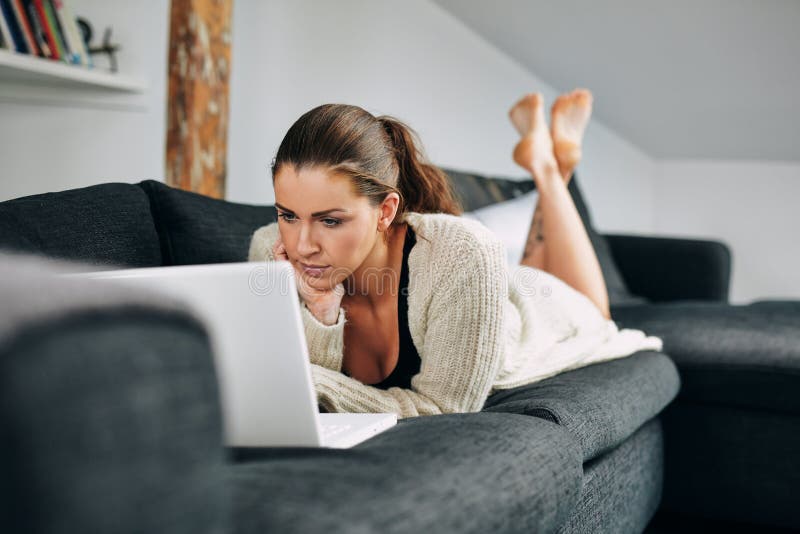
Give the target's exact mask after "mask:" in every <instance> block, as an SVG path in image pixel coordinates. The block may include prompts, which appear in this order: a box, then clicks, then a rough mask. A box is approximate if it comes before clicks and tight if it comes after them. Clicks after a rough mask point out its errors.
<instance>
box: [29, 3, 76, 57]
mask: <svg viewBox="0 0 800 534" xmlns="http://www.w3.org/2000/svg"><path fill="white" fill-rule="evenodd" d="M37 1H38V0H37ZM41 2H42V7H43V8H44V16H45V17H46V18H47V25H48V26H50V32H51V33H52V34H53V40H54V41H55V42H56V46H57V47H58V55H59V57H60V58H61V60H62V61H65V62H67V63H71V62H72V58H71V57H70V51H69V49H68V48H67V43H66V41H65V40H64V36H63V35H62V34H61V29H60V28H59V27H58V20H56V14H55V12H54V11H53V6H52V4H51V3H50V0H41Z"/></svg>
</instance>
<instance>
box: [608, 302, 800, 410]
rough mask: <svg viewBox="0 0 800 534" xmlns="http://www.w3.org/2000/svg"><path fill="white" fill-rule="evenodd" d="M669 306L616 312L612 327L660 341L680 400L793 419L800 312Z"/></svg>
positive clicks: (798, 399)
mask: <svg viewBox="0 0 800 534" xmlns="http://www.w3.org/2000/svg"><path fill="white" fill-rule="evenodd" d="M792 308H793V307H792V306H791V305H789V304H786V305H778V304H772V305H766V304H762V305H760V306H747V305H739V306H731V305H727V304H722V303H703V302H675V303H664V304H660V305H658V306H653V305H649V306H648V305H645V306H640V307H637V308H636V309H630V310H623V309H619V310H617V309H615V310H613V311H612V313H613V316H614V317H615V320H616V321H617V323H618V324H621V325H624V326H626V327H631V328H641V329H643V330H644V331H645V332H647V333H649V334H652V335H655V336H659V337H661V338H662V339H663V340H664V352H665V353H667V354H669V355H670V357H672V359H673V360H674V361H675V363H676V365H677V366H678V368H679V369H680V372H681V377H682V380H683V388H682V390H681V398H682V399H685V400H691V401H694V402H713V403H723V404H726V405H730V406H744V407H751V408H763V409H768V410H778V411H783V412H787V413H791V414H794V415H798V414H800V311H798V310H796V309H792Z"/></svg>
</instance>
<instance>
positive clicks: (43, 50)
mask: <svg viewBox="0 0 800 534" xmlns="http://www.w3.org/2000/svg"><path fill="white" fill-rule="evenodd" d="M72 13H73V12H72V10H71V9H70V5H69V0H0V48H4V49H7V50H10V51H12V52H17V53H20V54H27V55H31V56H38V57H42V58H47V59H52V60H58V61H63V62H65V63H69V64H72V65H80V66H83V67H86V68H92V67H93V64H92V59H91V55H90V54H89V47H88V45H87V43H86V42H85V41H84V40H83V33H82V32H81V31H80V28H79V27H78V23H77V19H76V18H75V16H74V15H73V14H72Z"/></svg>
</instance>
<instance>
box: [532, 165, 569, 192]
mask: <svg viewBox="0 0 800 534" xmlns="http://www.w3.org/2000/svg"><path fill="white" fill-rule="evenodd" d="M531 174H532V175H533V181H534V182H535V183H536V189H537V191H539V193H540V194H542V193H543V194H547V193H549V192H550V191H551V190H552V188H553V187H557V184H558V183H561V184H563V183H564V179H563V178H562V176H561V173H560V172H559V170H558V165H557V164H556V163H555V162H553V161H548V160H545V161H536V162H534V163H533V166H532V168H531Z"/></svg>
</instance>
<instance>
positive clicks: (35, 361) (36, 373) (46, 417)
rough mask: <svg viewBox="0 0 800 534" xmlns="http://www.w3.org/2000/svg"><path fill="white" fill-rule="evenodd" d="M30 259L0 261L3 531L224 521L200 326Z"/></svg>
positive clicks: (184, 527)
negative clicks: (59, 273) (58, 274)
mask: <svg viewBox="0 0 800 534" xmlns="http://www.w3.org/2000/svg"><path fill="white" fill-rule="evenodd" d="M31 261H32V260H31V258H28V257H22V258H20V257H16V256H4V257H2V258H1V259H0V302H2V303H3V306H2V307H0V325H3V330H2V332H0V429H2V432H1V433H0V473H2V476H0V532H25V533H72V532H115V533H126V532H130V533H138V532H178V533H180V532H186V533H198V532H207V533H211V532H223V531H224V529H225V528H226V525H227V524H228V517H227V510H228V499H229V496H228V492H227V485H226V479H225V476H224V469H225V463H224V461H225V457H224V452H223V448H222V443H221V436H222V434H221V432H222V425H221V415H220V410H219V396H218V391H217V384H216V378H215V374H214V367H213V362H212V357H211V350H210V345H209V341H208V338H207V336H206V333H205V330H204V328H203V326H202V325H201V324H199V323H198V322H197V321H196V320H195V319H194V318H193V317H192V316H190V315H188V314H186V313H184V312H181V311H180V310H179V309H178V308H177V307H175V308H171V307H170V306H169V305H155V304H153V305H147V304H146V303H145V302H144V301H145V297H144V295H143V294H142V293H141V292H136V293H135V294H134V293H132V292H127V295H126V294H125V293H126V292H123V291H115V292H114V294H113V295H112V294H98V292H99V291H102V290H101V289H100V288H94V289H93V288H91V287H89V286H87V285H86V283H85V282H84V283H78V282H77V281H74V280H72V281H70V280H64V279H53V278H47V277H46V273H52V271H50V270H49V269H50V268H52V267H53V266H52V264H48V265H47V266H42V265H39V266H38V267H37V268H36V269H34V268H33V264H32V263H31ZM23 269H24V270H23ZM14 275H16V276H14ZM9 325H11V328H9Z"/></svg>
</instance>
